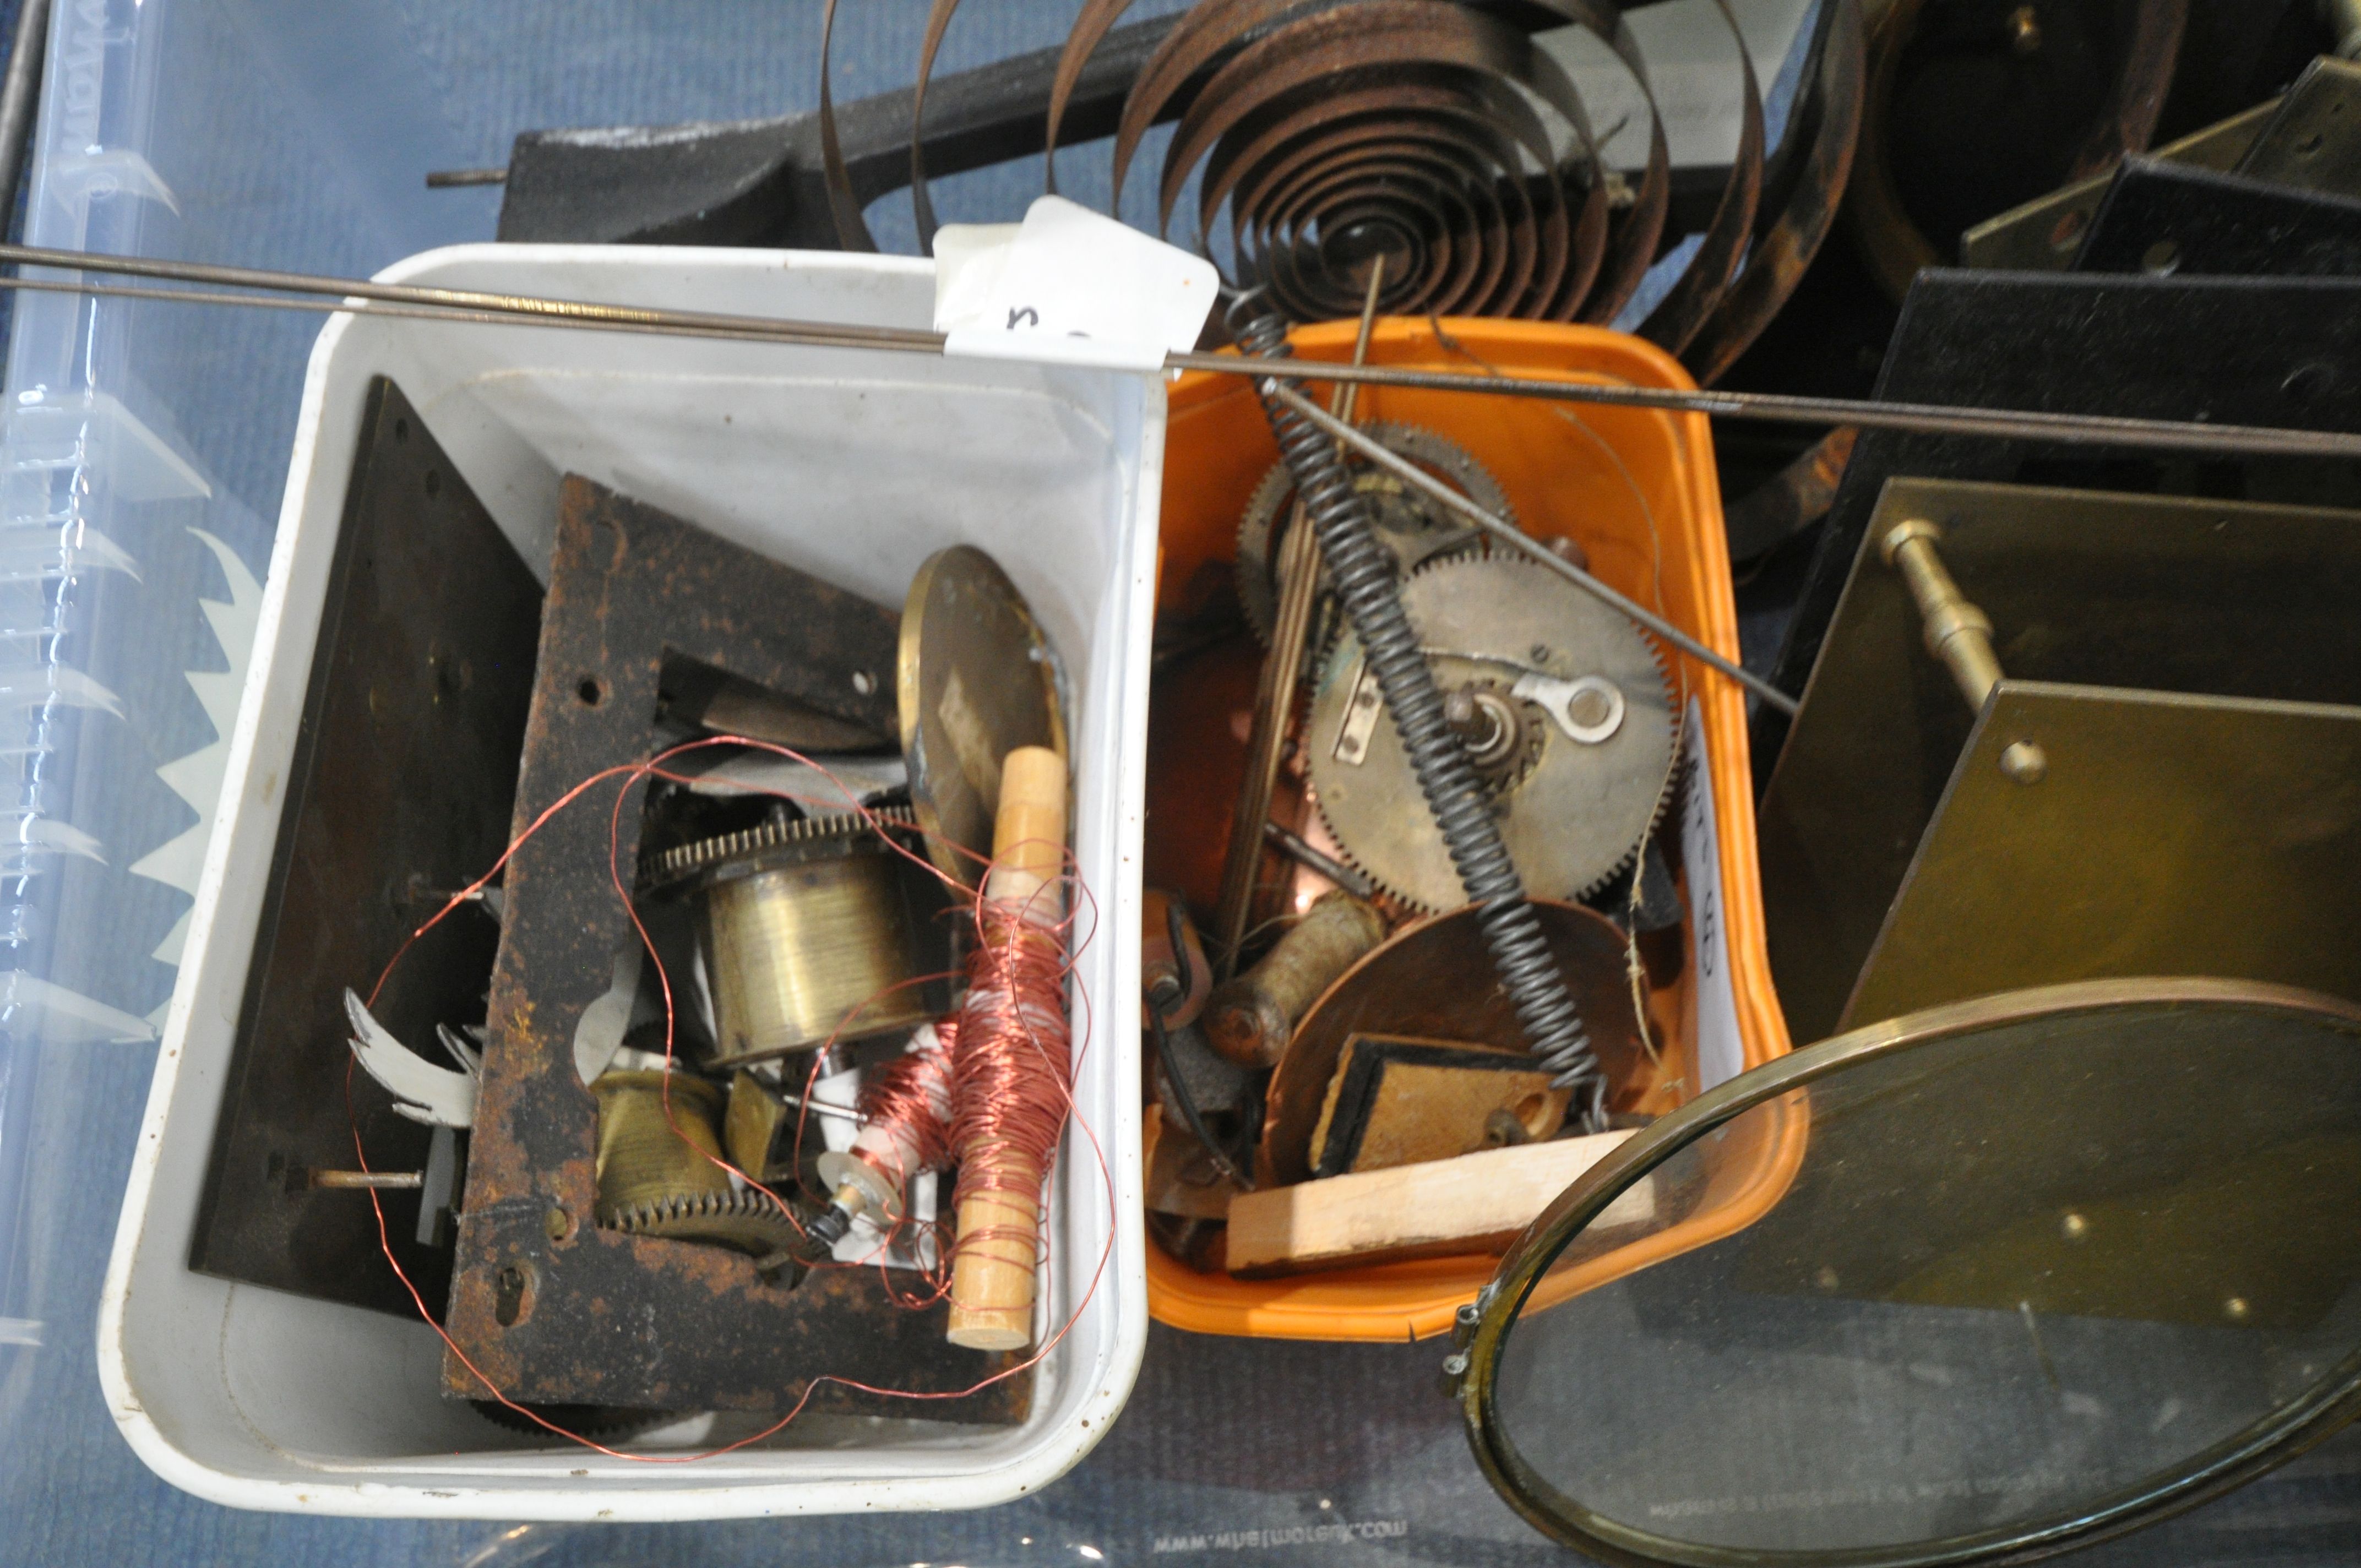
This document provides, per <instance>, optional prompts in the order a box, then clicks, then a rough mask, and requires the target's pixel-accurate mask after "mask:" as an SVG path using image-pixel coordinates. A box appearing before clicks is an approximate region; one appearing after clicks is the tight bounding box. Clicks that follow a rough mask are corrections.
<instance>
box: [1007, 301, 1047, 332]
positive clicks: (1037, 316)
mask: <svg viewBox="0 0 2361 1568" xmlns="http://www.w3.org/2000/svg"><path fill="white" fill-rule="evenodd" d="M1040 324H1041V313H1040V312H1038V311H1037V310H1035V309H1034V308H1033V307H1032V306H1030V305H1019V306H1017V307H1016V309H1015V310H1013V311H1011V312H1009V313H1008V330H1009V331H1011V332H1015V331H1016V329H1017V328H1018V327H1020V326H1039V325H1040Z"/></svg>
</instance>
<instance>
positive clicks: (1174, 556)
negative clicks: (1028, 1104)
mask: <svg viewBox="0 0 2361 1568" xmlns="http://www.w3.org/2000/svg"><path fill="white" fill-rule="evenodd" d="M1438 325H1439V330H1438ZM1354 334H1355V327H1354V323H1341V322H1340V323H1326V324H1323V325H1320V326H1313V327H1307V328H1303V329H1301V330H1300V331H1298V332H1297V333H1296V334H1294V340H1293V341H1294V344H1295V349H1296V352H1297V353H1298V354H1299V355H1301V356H1303V357H1305V358H1308V359H1345V358H1347V357H1349V356H1350V354H1351V350H1352V343H1353V338H1354ZM1369 358H1370V360H1371V362H1372V363H1377V364H1389V365H1414V366H1419V367H1432V368H1438V369H1453V370H1464V371H1471V372H1476V373H1481V372H1482V371H1484V370H1485V369H1486V367H1491V368H1494V369H1499V370H1504V371H1507V370H1513V371H1515V372H1517V373H1518V374H1520V375H1527V376H1531V375H1537V374H1538V375H1559V376H1563V377H1565V378H1567V379H1569V380H1584V381H1597V382H1611V383H1622V384H1626V385H1632V386H1642V387H1682V388H1686V387H1689V386H1691V385H1692V384H1693V383H1692V382H1691V381H1690V380H1689V378H1688V376H1687V374H1686V372H1685V371H1684V370H1683V369H1682V368H1681V367H1680V365H1679V364H1678V363H1677V362H1676V361H1675V360H1674V359H1673V358H1672V357H1671V356H1668V355H1666V354H1664V353H1663V352H1662V351H1661V350H1659V349H1657V348H1656V347H1654V346H1653V345H1650V344H1648V343H1645V342H1642V340H1640V339H1638V338H1634V337H1629V336H1626V335H1624V334H1620V333H1612V332H1607V331H1603V330H1600V329H1598V328H1595V327H1581V326H1557V325H1545V324H1540V323H1529V322H1504V321H1493V320H1472V319H1452V320H1446V321H1444V322H1442V323H1433V322H1430V321H1428V320H1425V319H1399V320H1388V321H1383V322H1380V323H1378V326H1377V330H1376V333H1375V335H1374V337H1373V339H1372V341H1371V345H1370V350H1369ZM1309 391H1310V393H1311V395H1313V396H1316V397H1319V398H1323V399H1324V398H1325V397H1326V396H1327V392H1328V389H1327V388H1326V387H1325V386H1320V387H1314V388H1312V389H1309ZM1170 406H1171V415H1170V433H1169V436H1168V439H1167V444H1166V448H1165V459H1164V509H1163V542H1162V552H1161V561H1160V568H1159V570H1160V576H1159V584H1158V610H1159V614H1166V613H1185V612H1186V611H1187V610H1188V609H1190V608H1191V605H1192V603H1194V602H1202V598H1203V596H1204V595H1205V594H1206V593H1207V592H1209V591H1218V590H1219V586H1220V584H1221V583H1222V582H1223V581H1224V580H1225V579H1224V576H1222V574H1223V570H1224V563H1226V562H1227V561H1229V560H1230V559H1231V557H1232V556H1233V555H1234V554H1235V538H1236V530H1237V524H1238V519H1239V516H1240V514H1241V513H1242V512H1243V511H1244V510H1245V508H1246V501H1247V498H1248V496H1249V494H1250V493H1251V492H1252V490H1253V488H1254V487H1255V485H1256V483H1257V481H1258V480H1259V479H1260V478H1261V477H1262V476H1263V474H1264V473H1265V472H1266V471H1267V470H1268V468H1269V467H1270V466H1271V465H1272V464H1273V463H1274V462H1276V461H1278V457H1279V452H1278V448H1277V446H1276V445H1275V444H1273V443H1272V440H1271V437H1270V432H1269V428H1268V425H1267V424H1266V423H1265V422H1264V419H1263V413H1262V408H1261V405H1260V403H1259V402H1258V401H1257V399H1256V397H1255V395H1254V391H1253V388H1252V386H1251V384H1250V383H1249V382H1247V381H1246V379H1245V378H1240V377H1235V376H1215V375H1208V374H1203V373H1192V374H1189V375H1186V376H1183V377H1182V378H1180V380H1179V381H1177V382H1175V383H1174V384H1173V386H1172V388H1171V391H1170ZM1356 417H1358V418H1360V419H1362V420H1399V421H1402V422H1409V423H1414V424H1422V425H1425V426H1427V427H1429V428H1431V429H1433V430H1435V431H1437V432H1439V433H1442V434H1443V435H1444V436H1446V437H1448V438H1449V439H1451V440H1453V441H1455V442H1457V443H1458V444H1460V445H1462V446H1464V447H1465V448H1466V450H1467V451H1468V452H1469V453H1470V454H1471V455H1473V456H1474V457H1475V458H1476V459H1477V461H1478V462H1479V463H1481V464H1483V465H1484V466H1486V467H1487V468H1488V469H1489V470H1490V471H1491V473H1492V474H1493V476H1494V477H1497V478H1498V479H1499V481H1500V483H1501V485H1502V487H1503V488H1505V489H1506V491H1507V492H1508V495H1509V498H1510V501H1511V503H1512V504H1513V505H1514V507H1515V509H1516V511H1517V518H1518V521H1519V522H1520V523H1521V525H1522V526H1523V527H1524V529H1525V530H1526V532H1530V533H1532V534H1534V535H1536V536H1538V537H1542V538H1552V537H1556V536H1558V535H1571V536H1572V537H1573V538H1575V539H1576V540H1577V541H1578V542H1579V543H1581V544H1582V546H1583V548H1584V549H1585V550H1586V551H1587V553H1588V554H1589V557H1590V566H1591V570H1592V571H1593V572H1594V573H1596V574H1597V575H1598V576H1600V577H1601V578H1603V579H1605V580H1606V581H1607V582H1608V583H1609V584H1610V585H1612V586H1613V587H1616V588H1618V589H1620V590H1621V591H1622V592H1624V593H1626V594H1628V595H1630V596H1631V598H1634V599H1637V600H1638V601H1639V602H1641V603H1642V604H1644V605H1648V606H1650V607H1651V608H1653V609H1657V610H1659V611H1660V612H1661V613H1662V614H1664V616H1665V617H1666V618H1667V619H1669V620H1672V621H1674V622H1675V624H1677V625H1679V626H1681V627H1682V628H1683V629H1685V630H1687V631H1689V632H1690V633H1692V634H1693V635H1695V636H1696V637H1697V639H1698V640H1699V641H1703V642H1705V643H1706V644H1707V645H1708V646H1709V647H1711V648H1713V649H1715V650H1716V651H1718V652H1722V653H1725V654H1727V655H1729V656H1730V657H1731V658H1733V659H1735V658H1736V657H1737V656H1738V618H1737V610H1736V608H1735V606H1734V605H1733V604H1732V602H1731V598H1730V560H1729V555H1728V553H1727V551H1726V548H1725V544H1724V540H1723V534H1722V521H1721V504H1720V499H1719V489H1718V488H1717V486H1716V483H1715V478H1714V466H1713V446H1712V441H1711V437H1710V434H1709V433H1708V427H1707V422H1706V420H1705V417H1704V416H1703V415H1700V414H1668V413H1658V412H1653V411H1645V410H1639V409H1619V408H1606V407H1593V406H1578V405H1574V404H1565V403H1554V402H1544V401H1541V400H1529V399H1520V398H1480V397H1468V396H1466V395H1463V394H1459V393H1447V392H1426V391H1411V390H1405V389H1396V388H1387V387H1365V388H1363V389H1361V393H1360V405H1359V408H1358V410H1357V411H1356ZM1675 678H1676V680H1677V682H1678V683H1679V690H1680V694H1681V696H1682V700H1683V706H1684V707H1689V706H1690V705H1692V704H1693V705H1694V707H1695V709H1696V711H1697V715H1698V718H1700V719H1701V721H1702V729H1703V732H1704V738H1705V750H1706V755H1707V762H1708V766H1707V775H1708V778H1709V780H1710V784H1711V788H1712V804H1713V816H1714V827H1715V829H1716V833H1717V837H1718V839H1719V871H1720V896H1719V912H1718V923H1719V926H1720V927H1721V928H1722V930H1723V931H1724V932H1725V933H1726V942H1727V947H1726V953H1727V960H1728V964H1727V972H1728V974H1729V977H1730V992H1729V995H1730V1001H1731V1003H1734V1011H1735V1014H1736V1034H1737V1038H1738V1044H1739V1047H1740V1056H1741V1064H1740V1065H1742V1066H1743V1067H1746V1068H1752V1067H1757V1066H1760V1065H1761V1064H1762V1063H1763V1062H1765V1061H1768V1060H1770V1059H1771V1058H1773V1057H1775V1056H1779V1055H1782V1054H1784V1052H1785V1051H1786V1050H1787V1048H1788V1040H1787V1030H1786V1023H1785V1020H1784V1018H1783V1016H1782V1015H1781V1014H1780V1011H1779V1006H1778V1003H1777V999H1776V997H1775V996H1774V994H1773V991H1772V987H1771V971H1770V965H1769V962H1768V959H1766V957H1765V956H1764V951H1763V900H1762V892H1761V888H1760V886H1759V884H1758V882H1757V878H1756V873H1755V850H1754V803H1753V793H1752V771H1751V768H1750V765H1749V762H1748V760H1747V751H1746V707H1745V701H1744V696H1743V694H1742V693H1741V691H1740V689H1739V688H1738V687H1737V686H1735V685H1732V684H1731V683H1730V681H1728V680H1726V679H1724V678H1722V677H1720V676H1719V675H1716V674H1712V673H1711V672H1710V671H1708V670H1707V669H1705V668H1704V667H1703V666H1702V665H1699V664H1697V663H1696V662H1695V661H1694V660H1691V659H1688V658H1686V657H1678V658H1676V660H1675ZM1157 700H1159V701H1164V700H1167V698H1166V696H1165V695H1164V694H1163V692H1162V690H1161V689H1159V696H1158V699H1157ZM1175 700H1177V698H1176V699H1175ZM1152 723H1153V719H1151V724H1152ZM1220 761H1221V760H1220V759H1204V760H1202V761H1198V760H1191V761H1190V762H1187V763H1186V764H1185V765H1189V766H1191V769H1192V773H1191V777H1190V779H1189V781H1188V784H1189V787H1188V789H1187V790H1186V791H1183V792H1178V793H1180V795H1186V796H1188V797H1191V798H1193V799H1194V800H1195V801H1197V802H1199V803H1202V804H1201V805H1200V806H1199V807H1198V808H1197V809H1193V810H1191V811H1189V812H1187V813H1186V815H1185V816H1179V815H1172V816H1170V819H1168V820H1167V821H1165V822H1162V823H1159V822H1158V821H1157V820H1156V815H1157V814H1156V812H1155V810H1154V806H1153V802H1154V801H1155V799H1156V798H1157V795H1158V794H1159V791H1158V782H1159V781H1158V780H1157V779H1156V778H1154V777H1151V779H1150V785H1149V787H1150V792H1151V814H1150V820H1149V823H1148V833H1149V838H1150V840H1151V842H1150V846H1149V851H1148V858H1149V861H1150V867H1149V878H1150V881H1151V882H1154V881H1155V880H1156V866H1155V861H1157V860H1158V858H1159V856H1158V850H1157V845H1156V842H1155V841H1156V839H1158V837H1159V834H1180V835H1185V836H1192V837H1196V838H1206V837H1216V838H1218V837H1219V836H1223V835H1225V833H1226V825H1227V817H1228V812H1229V806H1228V803H1229V801H1230V800H1232V799H1233V798H1235V791H1236V776H1235V767H1234V766H1233V768H1232V769H1231V770H1229V771H1224V769H1223V768H1222V767H1221V765H1220ZM1165 765H1167V766H1171V765H1176V764H1175V763H1173V762H1170V760H1168V761H1167V762H1166V764H1165ZM1150 766H1151V770H1154V769H1155V768H1156V767H1157V766H1158V761H1157V759H1156V758H1155V757H1153V756H1151V759H1150ZM1166 782H1167V783H1168V784H1169V783H1170V782H1171V781H1169V780H1168V781H1166ZM1162 793H1163V794H1164V795H1165V798H1167V799H1168V800H1170V799H1172V798H1174V796H1175V792H1173V791H1170V790H1169V789H1168V790H1166V791H1164V792H1162ZM1677 828H1678V824H1674V823H1668V824H1667V825H1666V827H1665V828H1664V831H1666V832H1673V831H1676V830H1677ZM1198 848H1199V850H1200V851H1201V852H1202V851H1203V850H1204V849H1205V848H1206V847H1205V846H1198ZM1210 853H1211V854H1212V855H1213V856H1214V857H1218V855H1219V853H1220V844H1219V842H1218V841H1216V842H1213V844H1211V846H1210ZM1698 880H1699V879H1698V878H1697V876H1696V875H1695V874H1694V872H1691V873H1690V874H1689V875H1688V876H1686V878H1685V882H1686V883H1688V884H1690V885H1685V886H1684V887H1683V889H1682V893H1683V896H1684V898H1685V899H1686V901H1687V903H1688V908H1689V916H1690V919H1689V922H1688V933H1687V943H1686V947H1687V951H1686V961H1685V962H1684V963H1683V964H1682V965H1681V967H1680V973H1679V976H1678V978H1677V979H1676V980H1675V981H1673V982H1672V983H1671V985H1669V986H1668V987H1666V988H1664V989H1663V990H1661V991H1659V992H1656V993H1655V994H1653V995H1652V996H1651V998H1650V1003H1649V1009H1648V1011H1649V1015H1650V1019H1651V1022H1652V1025H1654V1026H1656V1027H1658V1029H1659V1030H1660V1034H1661V1036H1662V1043H1663V1054H1664V1061H1665V1064H1666V1066H1665V1070H1664V1080H1663V1090H1662V1092H1661V1093H1660V1094H1659V1095H1658V1096H1657V1097H1656V1098H1655V1099H1654V1100H1653V1101H1652V1102H1651V1107H1650V1108H1651V1109H1654V1110H1659V1111H1663V1110H1670V1109H1673V1108H1674V1107H1675V1106H1676V1105H1678V1104H1679V1103H1681V1102H1685V1101H1686V1099H1688V1098H1690V1097H1692V1096H1693V1095H1694V1093H1695V1092H1696V1085H1697V1081H1698V1080H1697V1036H1698V1014H1699V1006H1700V1003H1701V1002H1702V1003H1704V1004H1705V1005H1706V1006H1708V1007H1713V1006H1717V1005H1718V1004H1717V1003H1715V1002H1714V1001H1712V1000H1711V999H1710V997H1709V996H1708V994H1707V992H1710V991H1713V990H1715V989H1717V988H1714V987H1712V986H1710V985H1708V984H1701V983H1700V961H1701V955H1700V954H1699V952H1698V950H1697V928H1698V926H1699V924H1700V922H1699V920H1698V918H1697V916H1698V915H1699V913H1700V910H1699V897H1700V893H1701V889H1700V888H1699V887H1698V886H1697V885H1696V884H1697V883H1698ZM1716 923H1717V921H1716V918H1715V917H1714V916H1708V919H1707V920H1706V921H1705V922H1704V924H1705V925H1707V926H1708V927H1711V926H1713V925H1714V924H1716ZM1702 959H1703V960H1705V961H1707V962H1710V963H1713V964H1715V965H1717V966H1718V965H1719V958H1718V957H1717V955H1714V954H1713V953H1711V952H1710V951H1708V953H1706V954H1704V955H1702ZM1745 1207H1752V1205H1746V1206H1745ZM1720 1218H1721V1220H1722V1223H1711V1218H1710V1217H1708V1216H1699V1221H1700V1222H1701V1223H1700V1224H1699V1225H1698V1226H1697V1230H1696V1231H1695V1232H1694V1233H1693V1234H1689V1235H1687V1236H1685V1237H1682V1238H1679V1240H1680V1241H1684V1242H1686V1244H1687V1245H1696V1244H1697V1242H1700V1241H1703V1240H1705V1239H1707V1234H1708V1233H1717V1234H1718V1233H1719V1232H1720V1231H1723V1230H1726V1229H1734V1228H1737V1227H1738V1226H1739V1225H1741V1224H1742V1223H1744V1218H1743V1215H1742V1213H1741V1212H1730V1213H1728V1214H1727V1215H1725V1216H1721V1217H1720ZM1678 1228H1679V1229H1682V1230H1688V1229H1689V1227H1687V1226H1683V1227H1678ZM1657 1241H1658V1245H1659V1246H1661V1245H1664V1244H1666V1243H1675V1238H1674V1237H1672V1236H1671V1235H1665V1236H1662V1237H1659V1238H1657ZM1675 1245H1677V1243H1675ZM1498 1261H1499V1260H1498V1259H1497V1258H1496V1257H1494V1256H1492V1255H1488V1254H1487V1255H1470V1256H1467V1257H1451V1258H1430V1259H1422V1260H1420V1261H1417V1262H1411V1263H1397V1264H1389V1265H1385V1266H1378V1267H1370V1268H1363V1269H1353V1270H1342V1271H1338V1272H1334V1273H1325V1274H1312V1275H1306V1276H1303V1277H1299V1278H1294V1279H1279V1280H1268V1279H1266V1280H1243V1279H1234V1278H1231V1277H1228V1276H1227V1275H1220V1274H1214V1275H1206V1274H1199V1273H1197V1272H1195V1271H1194V1270H1192V1269H1191V1268H1189V1267H1188V1266H1185V1265H1183V1264H1181V1263H1180V1262H1178V1261H1177V1260H1175V1259H1173V1258H1171V1257H1170V1256H1168V1255H1165V1254H1164V1253H1163V1252H1162V1251H1161V1250H1160V1249H1159V1247H1157V1246H1156V1245H1155V1244H1154V1243H1153V1242H1151V1243H1150V1244H1149V1245H1148V1308H1149V1310H1150V1311H1151V1312H1152V1313H1153V1314H1154V1315H1155V1316H1156V1318H1157V1319H1158V1320H1159V1321H1163V1322H1166V1323H1170V1324H1171V1325H1172V1326H1173V1327H1175V1328H1181V1329H1189V1330H1193V1331H1196V1332H1201V1333H1226V1334H1249V1335H1257V1336H1261V1337H1267V1338H1276V1339H1318V1340H1386V1341H1397V1342H1399V1341H1402V1340H1409V1339H1418V1338H1422V1337H1424V1336H1427V1335H1430V1334H1437V1333H1442V1332H1445V1331H1446V1330H1448V1329H1449V1328H1450V1326H1451V1322H1452V1317H1453V1314H1454V1313H1455V1311H1456V1310H1458V1308H1459V1307H1460V1306H1461V1305H1462V1304H1463V1303H1465V1302H1467V1301H1470V1300H1472V1299H1475V1296H1476V1293H1477V1291H1478V1290H1480V1289H1482V1288H1483V1287H1484V1285H1485V1283H1486V1282H1487V1281H1488V1280H1489V1279H1490V1278H1491V1277H1492V1273H1493V1270H1494V1268H1495V1267H1496V1266H1497V1265H1498ZM1631 1261H1632V1262H1633V1263H1634V1264H1637V1263H1638V1262H1639V1261H1640V1260H1639V1259H1633V1260H1631ZM1617 1272H1620V1270H1617Z"/></svg>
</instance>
